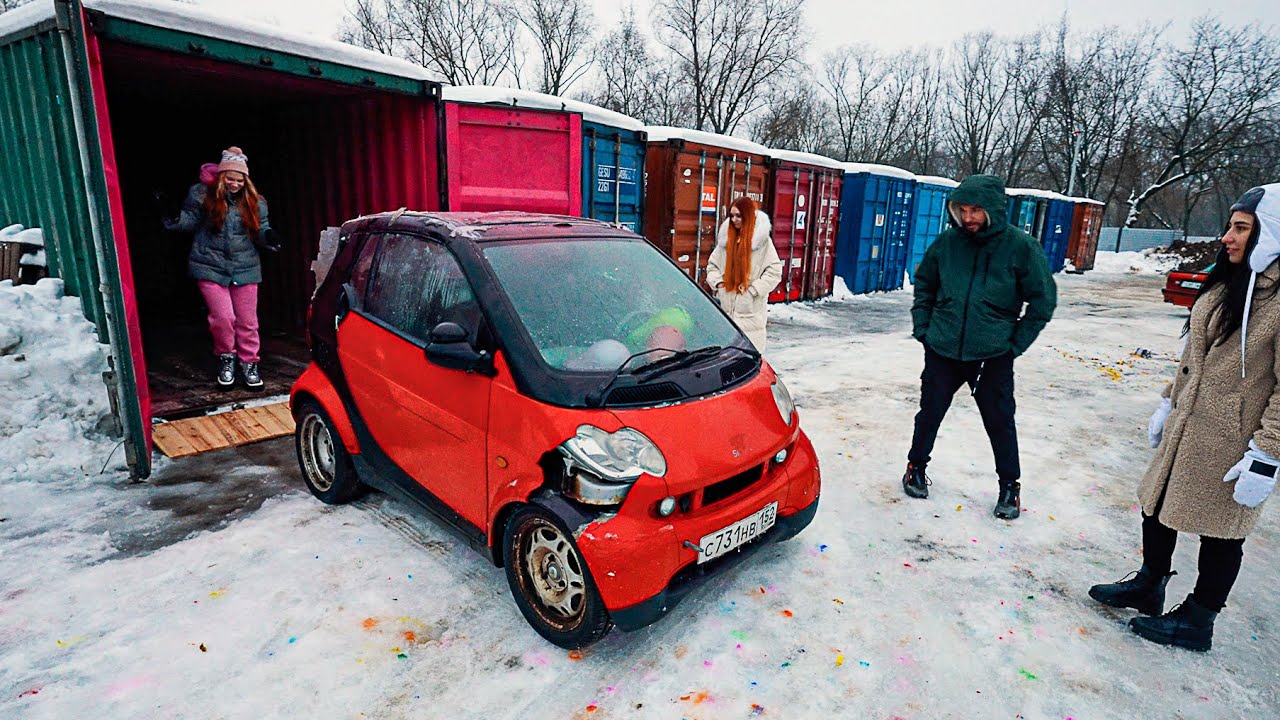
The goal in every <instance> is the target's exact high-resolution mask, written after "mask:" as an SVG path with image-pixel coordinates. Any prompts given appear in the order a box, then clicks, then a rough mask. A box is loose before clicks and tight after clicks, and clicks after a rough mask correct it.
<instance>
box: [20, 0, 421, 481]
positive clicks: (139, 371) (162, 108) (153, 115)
mask: <svg viewBox="0 0 1280 720" xmlns="http://www.w3.org/2000/svg"><path fill="white" fill-rule="evenodd" d="M439 91H440V84H439V83H438V82H436V81H435V80H434V79H432V78H431V77H430V76H429V75H428V74H427V73H426V71H424V70H423V69H422V68H420V67H418V66H415V65H412V64H409V63H405V62H401V61H398V60H394V59H392V58H388V57H386V56H382V55H379V54H376V53H372V52H368V51H364V50H360V49H357V48H354V47H351V46H349V45H344V44H342V43H338V42H333V41H327V40H322V39H318V38H312V37H310V36H306V35H302V34H297V33H290V32H287V31H282V30H280V29H278V28H276V27H271V26H266V25H261V24H255V23H249V22H244V21H242V20H239V19H238V18H233V17H229V16H226V15H221V14H218V13H215V12H210V11H208V10H204V9H202V8H197V7H192V6H189V5H179V4H172V3H164V4H153V3H146V2H139V1H138V0H83V2H81V0H56V2H36V3H32V4H30V5H26V6H23V7H21V8H19V9H18V10H16V11H13V12H10V13H7V14H4V15H0V179H3V182H0V218H4V220H5V221H6V222H17V223H22V224H24V225H27V226H29V227H39V228H42V229H43V231H44V236H45V239H46V252H47V259H48V267H49V272H50V273H51V274H52V275H54V276H56V277H60V278H62V279H63V281H64V282H65V287H66V291H67V293H68V294H70V295H74V296H77V297H79V298H80V301H81V304H82V306H83V307H84V311H85V315H86V317H88V318H89V320H91V321H92V322H93V323H94V324H95V325H96V326H97V328H98V333H99V337H100V339H101V340H102V341H103V342H106V343H108V344H109V346H110V357H109V365H110V371H109V372H108V373H107V375H106V377H105V378H104V379H105V380H106V381H107V386H108V389H109V393H110V395H111V402H112V407H113V409H114V410H115V412H116V413H117V415H118V418H119V420H120V422H121V427H122V428H123V430H124V447H125V453H126V457H127V459H128V462H129V465H130V467H131V468H132V470H133V474H134V475H135V476H137V477H146V476H147V475H148V474H149V473H150V467H151V437H150V431H151V425H152V420H153V416H175V415H178V414H182V413H195V412H200V411H201V410H203V409H204V408H205V407H207V406H210V405H216V404H222V403H227V402H234V401H237V400H239V399H243V398H242V397H241V395H240V394H239V393H248V391H241V390H237V391H235V392H231V393H228V394H222V395H214V394H213V393H212V392H211V390H212V386H213V374H214V368H213V358H212V349H211V341H210V339H209V333H208V330H207V326H206V320H205V315H206V311H205V309H204V306H203V301H202V300H201V298H200V296H199V293H198V292H197V290H196V288H195V284H194V282H192V281H191V280H190V279H189V278H188V277H187V274H186V273H187V257H186V256H187V249H188V248H189V246H190V237H189V236H182V235H178V234H174V233H166V232H164V231H163V230H162V229H161V219H162V218H163V217H166V216H171V215H173V214H175V213H176V210H177V207H178V205H179V204H180V202H181V199H182V197H183V196H184V195H185V194H186V192H187V189H188V187H189V186H191V185H193V184H194V183H196V182H197V177H198V171H199V168H200V165H201V164H202V163H207V162H217V160H218V158H219V154H220V152H221V150H222V149H223V148H226V147H228V146H230V145H238V146H240V147H241V148H243V149H244V151H245V153H246V154H247V155H248V158H249V162H248V164H249V167H250V170H251V178H252V180H253V182H254V184H255V185H256V186H257V188H258V189H259V191H260V192H261V193H262V194H263V195H264V197H266V198H267V200H268V203H269V206H270V215H271V221H272V225H273V226H274V227H275V229H276V230H277V231H278V232H279V233H280V234H281V236H282V237H283V239H284V245H283V248H282V249H281V251H280V252H279V253H278V254H277V255H266V256H265V257H264V258H263V262H262V265H263V277H264V279H263V283H262V286H261V293H260V297H259V308H260V311H259V314H260V317H261V324H262V339H263V361H262V368H263V373H264V377H265V378H266V379H267V381H268V388H267V390H268V392H283V391H285V390H286V389H287V387H288V385H289V383H290V382H291V381H292V380H293V377H294V375H296V373H297V372H298V371H300V370H301V368H302V366H303V364H304V363H305V361H306V359H307V349H306V343H305V336H304V332H303V321H304V318H305V313H306V307H307V303H308V301H309V298H310V295H311V291H312V283H313V278H312V276H311V273H310V269H309V267H310V262H311V260H312V258H314V257H315V255H316V250H317V246H318V243H319V235H320V232H321V231H322V230H323V229H324V228H326V227H329V226H337V225H340V224H341V223H342V222H343V221H345V220H347V219H349V218H351V217H353V216H356V215H359V214H362V213H370V212H376V211H382V210H388V209H392V210H394V209H396V208H399V207H410V208H414V209H425V210H433V209H439V198H440V187H439V167H438V162H437V152H438V142H437V137H438V127H437V112H438V110H437V104H438V98H439ZM14 178H18V179H21V180H22V181H21V182H12V181H11V180H12V179H14Z"/></svg>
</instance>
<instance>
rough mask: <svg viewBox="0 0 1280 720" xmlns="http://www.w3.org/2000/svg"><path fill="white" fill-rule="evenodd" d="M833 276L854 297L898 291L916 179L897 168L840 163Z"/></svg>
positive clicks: (906, 248)
mask: <svg viewBox="0 0 1280 720" xmlns="http://www.w3.org/2000/svg"><path fill="white" fill-rule="evenodd" d="M844 171H845V175H844V186H843V188H842V191H841V197H840V214H841V217H840V228H839V232H838V233H837V235H836V275H838V276H839V277H840V278H842V279H843V280H844V283H845V286H846V287H847V288H848V289H849V291H850V292H853V293H871V292H881V291H888V290H897V289H899V288H901V287H902V283H903V279H904V276H905V274H906V269H907V252H908V244H909V242H910V239H911V211H912V204H913V198H914V193H915V185H916V176H915V175H913V174H911V173H909V172H907V171H906V170H903V169H901V168H896V167H890V166H888V165H873V164H867V163H844Z"/></svg>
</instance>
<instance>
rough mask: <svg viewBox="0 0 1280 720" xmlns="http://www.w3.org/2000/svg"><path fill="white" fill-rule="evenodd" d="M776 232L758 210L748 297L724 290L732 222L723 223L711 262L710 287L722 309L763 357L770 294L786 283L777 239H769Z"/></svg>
mask: <svg viewBox="0 0 1280 720" xmlns="http://www.w3.org/2000/svg"><path fill="white" fill-rule="evenodd" d="M772 229H773V225H772V223H770V222H769V216H768V215H766V214H765V213H764V211H762V210H756V227H755V232H754V233H753V234H752V237H751V269H750V271H748V273H747V279H748V281H749V282H750V285H748V287H747V291H746V292H745V293H737V292H730V291H728V290H725V288H724V261H725V256H724V249H725V245H726V244H727V243H728V242H729V221H728V220H725V221H724V222H723V223H721V224H720V228H719V229H718V230H717V231H716V249H715V250H713V251H712V252H711V257H709V258H708V259H707V285H709V286H710V287H711V289H712V290H714V291H715V294H716V298H717V299H718V300H719V301H720V307H722V308H724V311H725V312H726V313H728V314H729V317H730V318H733V321H734V322H735V323H737V324H738V327H740V328H742V332H744V333H746V335H747V338H749V339H750V340H751V342H752V344H754V345H755V346H756V349H757V350H759V351H760V352H762V353H763V352H764V346H765V323H766V321H767V319H768V312H769V310H768V303H769V293H771V292H773V289H774V288H775V287H777V286H778V283H779V282H780V281H781V280H782V260H781V258H779V257H778V251H777V250H776V249H775V248H774V247H773V239H772V238H770V237H769V236H770V233H771V231H772Z"/></svg>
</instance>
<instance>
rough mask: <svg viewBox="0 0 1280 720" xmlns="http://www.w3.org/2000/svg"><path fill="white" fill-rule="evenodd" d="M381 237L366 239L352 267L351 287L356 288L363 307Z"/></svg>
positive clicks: (373, 236) (372, 236) (375, 236)
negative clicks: (374, 256)
mask: <svg viewBox="0 0 1280 720" xmlns="http://www.w3.org/2000/svg"><path fill="white" fill-rule="evenodd" d="M381 237H382V236H381V235H370V236H368V237H366V238H365V240H364V245H363V246H362V247H361V248H360V254H359V255H358V256H357V257H356V262H355V264H354V265H352V266H351V280H350V282H351V287H353V288H355V291H356V297H357V298H359V302H360V303H361V305H362V306H363V301H364V296H365V291H366V289H367V288H368V286H369V273H370V271H371V270H372V269H373V255H374V253H375V252H376V251H377V249H378V239H379V238H381Z"/></svg>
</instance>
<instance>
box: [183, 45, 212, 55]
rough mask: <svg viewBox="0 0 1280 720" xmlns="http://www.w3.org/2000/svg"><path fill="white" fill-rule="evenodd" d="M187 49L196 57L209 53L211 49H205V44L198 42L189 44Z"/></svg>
mask: <svg viewBox="0 0 1280 720" xmlns="http://www.w3.org/2000/svg"><path fill="white" fill-rule="evenodd" d="M187 49H188V50H190V51H191V52H192V53H194V54H196V55H204V54H205V53H207V52H209V48H207V47H205V46H204V45H203V44H201V43H198V42H189V43H187Z"/></svg>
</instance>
